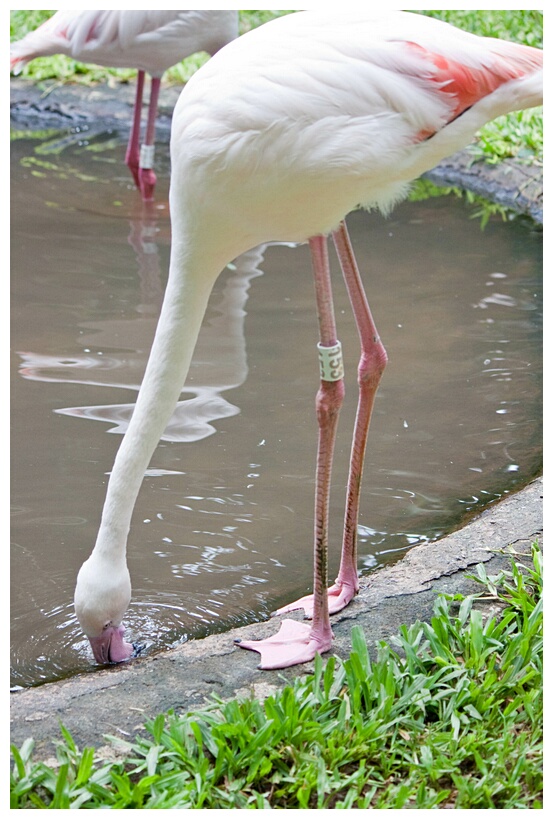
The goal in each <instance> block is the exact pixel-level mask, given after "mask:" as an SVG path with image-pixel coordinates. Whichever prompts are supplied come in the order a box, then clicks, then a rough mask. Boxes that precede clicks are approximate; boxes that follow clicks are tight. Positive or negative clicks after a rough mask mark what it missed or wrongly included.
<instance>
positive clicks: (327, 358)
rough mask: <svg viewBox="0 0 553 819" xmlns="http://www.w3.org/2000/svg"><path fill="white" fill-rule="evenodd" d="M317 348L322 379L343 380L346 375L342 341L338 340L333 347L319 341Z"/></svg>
mask: <svg viewBox="0 0 553 819" xmlns="http://www.w3.org/2000/svg"><path fill="white" fill-rule="evenodd" d="M317 350H318V351H319V366H320V369H321V380H322V381H341V380H342V378H343V377H344V361H343V358H342V345H341V344H340V342H339V341H337V342H336V344H334V345H333V346H332V347H323V345H322V344H321V343H320V342H319V344H317Z"/></svg>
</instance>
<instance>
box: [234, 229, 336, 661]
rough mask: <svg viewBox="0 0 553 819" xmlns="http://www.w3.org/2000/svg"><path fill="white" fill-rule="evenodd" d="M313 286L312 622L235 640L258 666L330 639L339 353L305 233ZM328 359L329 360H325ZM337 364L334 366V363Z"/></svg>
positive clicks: (318, 648)
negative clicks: (255, 656) (254, 654)
mask: <svg viewBox="0 0 553 819" xmlns="http://www.w3.org/2000/svg"><path fill="white" fill-rule="evenodd" d="M309 245H310V248H311V256H312V260H313V271H314V275H315V291H316V296H317V309H318V315H319V331H320V344H319V348H322V353H321V358H323V359H325V360H326V363H325V365H324V366H323V365H321V386H320V388H319V392H318V393H317V419H318V423H319V449H318V454H317V485H316V496H315V526H314V560H313V563H314V566H313V623H312V625H311V626H308V625H307V624H305V623H300V622H298V621H297V620H284V621H283V623H282V625H281V628H280V631H279V632H278V634H275V635H274V636H273V637H269V638H268V639H266V640H248V641H240V642H238V645H239V646H240V648H247V649H251V650H252V651H258V652H259V653H260V654H261V662H260V664H259V668H263V669H272V668H287V667H288V666H292V665H298V664H299V663H305V662H308V661H309V660H312V659H313V658H314V657H315V655H316V654H322V653H323V652H324V651H328V650H329V649H330V647H331V645H332V630H331V627H330V617H329V611H328V596H327V574H328V571H327V555H328V507H329V497H330V476H331V468H332V456H333V453H334V442H335V439H336V429H337V425H338V416H339V413H340V408H341V406H342V402H343V398H344V381H343V377H342V367H341V357H340V355H339V354H338V353H336V352H334V353H333V355H328V354H327V355H325V350H326V351H329V350H331V351H332V350H334V351H335V350H336V345H337V339H336V325H335V321H334V308H333V304H332V291H331V286H330V270H329V265H328V252H327V245H326V239H325V238H324V237H322V236H317V237H315V238H313V239H310V241H309ZM329 360H330V361H329ZM336 365H337V366H336Z"/></svg>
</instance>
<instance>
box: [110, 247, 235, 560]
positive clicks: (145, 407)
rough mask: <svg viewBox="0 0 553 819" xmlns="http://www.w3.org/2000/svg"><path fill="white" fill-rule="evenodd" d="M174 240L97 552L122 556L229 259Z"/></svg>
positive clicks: (117, 462)
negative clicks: (141, 492)
mask: <svg viewBox="0 0 553 819" xmlns="http://www.w3.org/2000/svg"><path fill="white" fill-rule="evenodd" d="M190 247H191V243H190V242H185V241H182V240H180V241H179V240H175V239H173V242H172V245H171V263H170V269H169V279H168V282H167V290H166V293H165V298H164V302H163V307H162V310H161V314H160V318H159V322H158V326H157V330H156V334H155V338H154V342H153V345H152V350H151V353H150V357H149V360H148V365H147V367H146V372H145V374H144V379H143V382H142V386H141V388H140V392H139V394H138V398H137V401H136V406H135V408H134V411H133V414H132V418H131V420H130V423H129V426H128V429H127V432H126V433H125V436H124V438H123V440H122V442H121V446H120V448H119V451H118V453H117V456H116V459H115V463H114V466H113V470H112V472H111V476H110V479H109V483H108V489H107V494H106V500H105V503H104V509H103V512H102V521H101V525H100V530H99V532H98V538H97V541H96V545H95V547H94V552H95V553H99V554H102V553H109V555H110V558H111V559H113V558H115V557H118V556H119V557H123V558H124V556H125V552H126V541H127V535H128V532H129V528H130V523H131V516H132V511H133V508H134V504H135V501H136V498H137V495H138V492H139V489H140V485H141V483H142V479H143V477H144V473H145V471H146V469H147V468H148V465H149V463H150V459H151V457H152V454H153V452H154V450H155V448H156V446H157V443H158V441H159V439H160V437H161V435H162V433H163V431H164V429H165V427H166V425H167V422H168V421H169V419H170V417H171V414H172V412H173V410H174V408H175V405H176V403H177V401H178V398H179V395H180V393H181V391H182V388H183V386H184V382H185V379H186V376H187V373H188V369H189V367H190V361H191V358H192V354H193V352H194V347H195V345H196V340H197V338H198V334H199V331H200V326H201V323H202V319H203V317H204V314H205V311H206V308H207V302H208V299H209V295H210V293H211V290H212V288H213V285H214V283H215V280H216V279H217V276H218V275H219V272H220V271H221V269H222V268H223V266H224V265H225V264H226V262H227V261H228V259H225V258H222V257H221V255H220V254H219V256H218V257H216V256H215V255H214V254H213V252H211V253H210V252H209V250H208V249H206V248H205V247H204V248H202V249H200V248H198V247H197V246H196V247H195V249H194V250H191V249H190Z"/></svg>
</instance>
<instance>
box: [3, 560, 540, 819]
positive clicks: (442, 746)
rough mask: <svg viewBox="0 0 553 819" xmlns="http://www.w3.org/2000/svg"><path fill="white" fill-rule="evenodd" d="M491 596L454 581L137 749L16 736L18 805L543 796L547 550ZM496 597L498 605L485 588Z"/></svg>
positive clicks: (497, 581) (516, 565) (487, 584)
mask: <svg viewBox="0 0 553 819" xmlns="http://www.w3.org/2000/svg"><path fill="white" fill-rule="evenodd" d="M474 579H476V580H478V581H479V583H480V584H481V587H482V592H481V593H480V594H478V595H473V596H470V597H465V598H462V597H460V596H458V595H454V596H447V595H441V596H439V597H438V598H437V599H436V604H435V612H434V617H433V618H432V621H431V622H430V623H415V624H414V625H412V626H409V627H407V626H405V627H402V629H401V630H400V632H399V633H398V634H397V635H396V636H395V637H393V638H392V639H391V640H390V641H389V642H380V643H379V644H378V646H377V652H376V657H375V658H374V659H371V657H370V655H369V651H368V649H367V644H366V642H365V638H364V635H363V633H362V632H361V630H360V628H359V627H354V629H353V632H352V646H353V650H352V653H351V656H350V657H349V658H348V659H347V660H345V661H344V662H341V661H339V660H337V659H336V658H333V657H331V658H330V659H329V660H328V661H327V662H326V664H325V663H324V662H323V661H322V660H321V659H320V658H318V659H317V661H316V662H315V671H314V674H312V675H309V676H307V677H302V678H299V679H297V680H296V681H295V682H294V684H293V685H289V686H286V687H285V688H284V689H283V690H281V691H279V692H278V693H276V694H274V695H273V696H270V697H268V698H267V699H265V700H264V701H263V702H261V701H259V700H256V699H242V700H239V699H234V700H231V701H226V702H224V701H222V700H218V699H213V700H212V701H211V702H210V703H209V704H208V705H207V706H206V707H204V708H203V709H201V710H199V711H195V712H189V713H186V714H180V715H179V714H175V713H169V714H162V715H159V716H158V717H157V718H156V719H154V720H152V721H150V722H148V723H147V724H146V728H147V730H148V733H149V736H148V738H139V739H137V740H136V741H135V742H133V743H126V744H125V745H124V746H121V742H120V741H119V740H116V742H117V744H118V747H119V749H120V750H121V748H122V753H123V755H124V759H121V760H119V761H102V760H101V759H98V758H97V753H96V751H94V750H93V749H92V748H85V749H84V750H83V751H80V750H79V749H78V748H77V747H76V745H75V743H74V741H73V739H72V737H71V736H70V734H69V733H68V732H67V731H66V730H65V729H62V733H63V741H60V743H59V744H58V748H57V764H56V765H46V764H45V763H42V762H34V761H33V758H32V751H33V743H32V740H29V741H27V742H26V743H25V744H24V745H23V746H22V747H21V748H15V747H13V748H12V753H13V760H14V764H13V771H12V775H11V807H12V808H16V809H23V808H64V809H67V808H110V809H118V808H131V809H132V808H134V809H147V808H191V809H201V808H206V809H220V808H242V809H243V808H247V809H264V808H272V809H275V808H279V809H282V808H307V809H314V808H320V809H329V808H331V809H348V808H356V809H359V808H377V809H383V808H386V809H390V808H416V809H427V808H444V807H447V808H457V809H490V808H494V809H498V808H500V809H509V808H515V809H530V808H541V807H542V802H541V800H542V729H543V717H542V682H543V668H542V656H543V654H542V617H543V614H542V556H541V552H540V551H539V550H538V547H537V545H534V546H533V548H532V555H531V558H530V560H526V561H525V562H521V561H519V560H517V556H516V555H513V556H511V563H510V569H509V570H508V571H504V572H502V573H501V574H500V575H498V576H495V577H493V576H489V575H488V574H487V572H486V569H485V567H484V566H482V565H479V566H478V567H477V570H476V574H475V575H474ZM482 600H486V601H487V603H490V602H491V603H492V604H493V606H492V607H493V611H494V613H493V614H490V615H489V616H484V615H483V613H482V610H481V608H480V606H481V603H480V602H479V601H482Z"/></svg>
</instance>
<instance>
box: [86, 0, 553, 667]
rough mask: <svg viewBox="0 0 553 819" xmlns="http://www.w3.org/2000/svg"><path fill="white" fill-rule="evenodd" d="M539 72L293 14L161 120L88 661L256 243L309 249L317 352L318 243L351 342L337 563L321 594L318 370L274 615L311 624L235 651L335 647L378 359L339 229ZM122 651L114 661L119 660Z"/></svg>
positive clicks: (323, 452)
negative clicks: (161, 146) (127, 394)
mask: <svg viewBox="0 0 553 819" xmlns="http://www.w3.org/2000/svg"><path fill="white" fill-rule="evenodd" d="M541 65H542V53H541V52H540V51H539V50H536V49H532V48H528V47H525V46H521V45H516V44H512V43H506V42H502V41H499V40H494V39H486V38H479V37H475V36H473V35H470V34H467V33H465V32H462V31H459V30H457V29H455V28H453V27H451V26H449V25H447V24H445V23H441V22H439V21H436V20H432V19H429V18H426V17H424V16H420V15H415V14H410V13H405V12H395V13H392V14H384V15H372V16H371V15H362V14H353V15H346V14H343V13H340V14H339V15H337V16H336V15H328V14H323V13H318V12H299V13H296V14H292V15H289V16H285V17H281V18H279V19H277V20H274V21H272V22H271V23H268V24H266V25H265V26H262V27H260V28H258V29H256V30H254V31H251V32H249V33H248V34H246V35H244V36H243V37H241V38H240V39H239V40H236V41H234V42H232V43H230V44H229V45H228V46H227V47H226V48H225V49H223V50H222V51H219V52H218V53H217V54H216V55H215V56H214V57H213V58H212V59H211V60H210V61H209V62H208V63H207V64H206V65H204V66H203V67H202V68H201V69H200V70H199V71H198V72H197V73H196V74H195V75H194V76H193V77H192V79H191V80H190V81H189V82H188V84H187V85H186V87H185V89H184V90H183V92H182V94H181V96H180V99H179V101H178V104H177V106H176V108H175V112H174V117H173V127H172V136H171V162H172V177H171V191H170V212H171V220H172V246H171V261H170V272H169V279H168V285H167V290H166V294H165V299H164V304H163V308H162V312H161V315H160V319H159V324H158V328H157V332H156V337H155V340H154V343H153V347H152V351H151V354H150V359H149V362H148V366H147V369H146V373H145V376H144V381H143V384H142V387H141V390H140V393H139V396H138V400H137V404H136V407H135V410H134V413H133V417H132V420H131V422H130V425H129V428H128V430H127V433H126V435H125V437H124V439H123V441H122V443H121V447H120V449H119V452H118V454H117V457H116V461H115V464H114V467H113V470H112V474H111V477H110V482H109V486H108V491H107V497H106V502H105V505H104V511H103V515H102V523H101V526H100V530H99V533H98V540H97V543H96V545H95V547H94V550H93V553H92V555H91V557H90V558H89V560H88V561H87V562H85V564H84V565H83V567H82V569H81V571H80V573H79V577H78V581H77V588H76V595H75V606H76V612H77V616H78V618H79V621H80V623H81V626H82V628H83V630H84V632H85V633H86V634H87V636H88V637H89V638H90V639H91V643H92V646H93V650H94V653H95V656H96V659H99V658H104V659H105V657H106V656H107V657H108V659H110V660H112V661H115V660H116V659H117V657H115V656H113V655H112V653H111V650H110V641H111V640H112V639H113V636H112V635H113V629H116V630H117V629H120V627H121V621H122V618H123V615H124V610H125V608H126V605H127V602H128V595H129V581H128V574H127V573H126V561H125V553H126V540H127V535H128V531H129V527H130V522H131V515H132V510H133V506H134V503H135V499H136V496H137V494H138V491H139V488H140V484H141V481H142V477H143V474H144V472H145V470H146V468H147V466H148V464H149V461H150V458H151V456H152V453H153V451H154V449H155V447H156V444H157V442H158V440H159V437H160V435H161V434H162V432H163V429H164V426H165V424H166V422H167V420H168V418H169V416H170V414H171V412H172V410H173V408H174V405H175V403H176V401H177V399H178V396H179V394H180V391H181V389H182V387H183V384H184V380H185V378H186V375H187V372H188V367H189V364H190V359H191V356H192V352H193V349H194V345H195V342H196V338H197V335H198V332H199V328H200V324H201V321H202V318H203V315H204V313H205V309H206V305H207V300H208V298H209V294H210V292H211V289H212V286H213V283H214V282H215V280H216V278H217V276H218V274H219V272H220V271H221V270H222V269H223V268H224V266H225V265H226V264H227V263H228V262H229V261H231V260H232V259H233V258H235V257H236V256H237V255H239V254H240V253H242V252H244V251H246V250H248V249H250V248H251V247H254V246H255V245H258V244H260V243H264V242H269V241H275V240H276V241H292V242H304V241H309V245H310V250H311V255H312V260H313V270H314V275H315V285H316V296H317V308H318V316H319V331H320V346H321V347H322V348H323V350H324V349H325V348H329V349H330V350H334V349H335V348H336V343H337V339H336V328H335V321H334V314H333V309H332V296H331V287H330V277H329V272H328V257H327V251H326V239H325V238H324V237H325V236H326V235H327V234H330V235H331V236H332V238H333V241H334V244H335V246H336V250H337V253H338V257H339V261H340V265H341V268H342V272H343V274H344V279H345V281H346V286H347V289H348V293H349V296H350V301H351V305H352V309H353V312H354V315H355V320H356V322H357V326H358V330H359V337H360V342H361V348H362V353H361V358H360V363H359V369H358V381H359V389H360V397H359V404H358V413H357V420H356V427H355V430H354V439H353V445H352V458H351V467H350V480H349V485H348V492H347V502H346V518H345V523H344V541H343V544H342V563H341V566H340V572H339V575H338V578H337V580H336V583H335V584H334V585H333V586H332V587H331V588H330V589H328V590H327V587H326V553H327V546H328V544H327V538H326V531H327V522H328V521H327V517H328V494H329V489H330V464H331V460H332V449H333V444H334V436H335V428H336V422H337V417H338V414H339V409H340V405H341V402H342V400H343V381H342V379H341V377H339V376H338V377H336V378H334V376H330V375H327V374H326V372H327V371H326V370H325V369H324V368H323V370H322V373H321V387H320V390H319V393H318V396H317V417H318V422H319V453H318V459H317V488H316V500H315V538H314V555H315V560H314V563H315V569H314V594H313V596H312V597H310V598H309V599H308V600H301V601H296V603H294V604H291V606H289V607H285V609H284V610H290V609H294V608H298V607H303V608H304V609H305V611H306V614H308V615H310V616H312V617H313V623H312V625H311V626H308V625H304V624H302V623H296V622H295V621H291V620H285V621H284V625H283V627H282V629H281V631H280V632H279V633H278V634H277V635H275V636H274V637H272V638H270V639H269V640H266V641H262V642H257V641H246V642H243V643H241V644H240V645H241V647H243V648H249V649H254V650H256V651H258V652H259V653H260V654H261V658H262V659H261V667H262V668H278V667H283V666H287V665H293V664H296V663H301V662H305V661H306V660H309V659H312V658H313V656H314V655H315V654H316V653H317V652H323V651H327V650H328V649H329V648H330V645H331V641H332V631H331V628H330V620H329V613H332V612H334V611H338V610H340V609H341V608H343V607H344V606H345V605H347V604H348V603H349V602H350V601H351V599H352V598H353V596H354V595H355V593H356V591H357V589H358V580H357V567H356V543H355V537H356V528H357V514H358V502H359V487H360V483H361V475H362V464H363V457H364V451H365V443H366V438H367V432H368V426H369V421H370V415H371V411H372V406H373V401H374V395H375V392H376V389H377V387H378V382H379V380H380V377H381V375H382V371H383V369H384V366H385V364H386V353H385V350H384V347H383V346H382V343H381V341H380V339H379V337H378V333H377V331H376V328H375V325H374V321H373V319H372V316H371V314H370V309H369V306H368V302H367V300H366V296H365V294H364V290H363V287H362V283H361V279H360V276H359V272H358V271H357V268H356V263H355V258H354V255H353V249H352V248H351V244H350V243H349V239H348V236H347V231H346V228H345V224H344V222H343V219H344V217H345V216H346V214H347V213H348V212H349V211H350V210H352V209H354V208H356V207H357V206H359V205H363V206H365V207H369V208H371V207H378V208H380V210H382V211H383V212H387V211H388V210H389V209H390V208H391V207H392V206H393V204H394V203H395V202H397V201H398V200H399V199H401V198H402V197H403V196H405V194H406V192H407V190H408V186H409V183H410V182H411V181H412V180H413V179H414V178H416V177H417V176H418V175H420V174H421V173H423V172H424V171H426V170H428V169H429V168H431V167H433V166H434V165H435V164H436V163H437V162H439V161H440V160H441V159H442V158H444V157H445V156H447V155H449V154H451V153H453V152H454V151H456V150H458V149H460V148H462V147H463V146H464V145H466V143H467V142H469V141H470V139H471V138H472V136H473V134H474V132H475V131H476V130H477V129H478V128H479V127H480V126H481V125H483V124H484V123H485V122H487V121H488V120H490V119H493V118H494V117H496V116H498V115H499V114H503V113H507V112H508V111H511V110H516V109H520V108H525V107H531V106H535V105H539V104H540V103H541V93H542V78H541ZM98 560H99V561H100V562H98ZM99 567H101V570H99ZM106 567H108V569H109V567H111V568H112V571H111V576H110V580H111V582H112V584H113V583H114V584H115V585H117V579H118V578H119V581H120V591H118V592H117V593H114V592H113V590H112V591H111V592H109V593H108V592H107V591H106V592H105V591H104V590H103V588H102V577H103V572H104V570H105V568H106ZM113 599H116V600H117V606H116V607H115V608H114V607H113V606H112V605H111V603H112V600H113ZM110 606H111V608H110ZM103 629H106V632H105V634H106V636H105V639H104V640H103V638H102V634H103V631H102V630H103ZM108 630H110V631H108ZM121 639H122V638H121ZM102 640H103V642H104V646H103V648H100V647H99V646H101V644H102ZM125 646H126V648H123V649H121V645H119V646H118V648H117V651H118V652H119V654H120V653H121V650H122V651H123V653H125V652H128V654H129V655H130V646H129V645H128V644H125Z"/></svg>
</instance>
